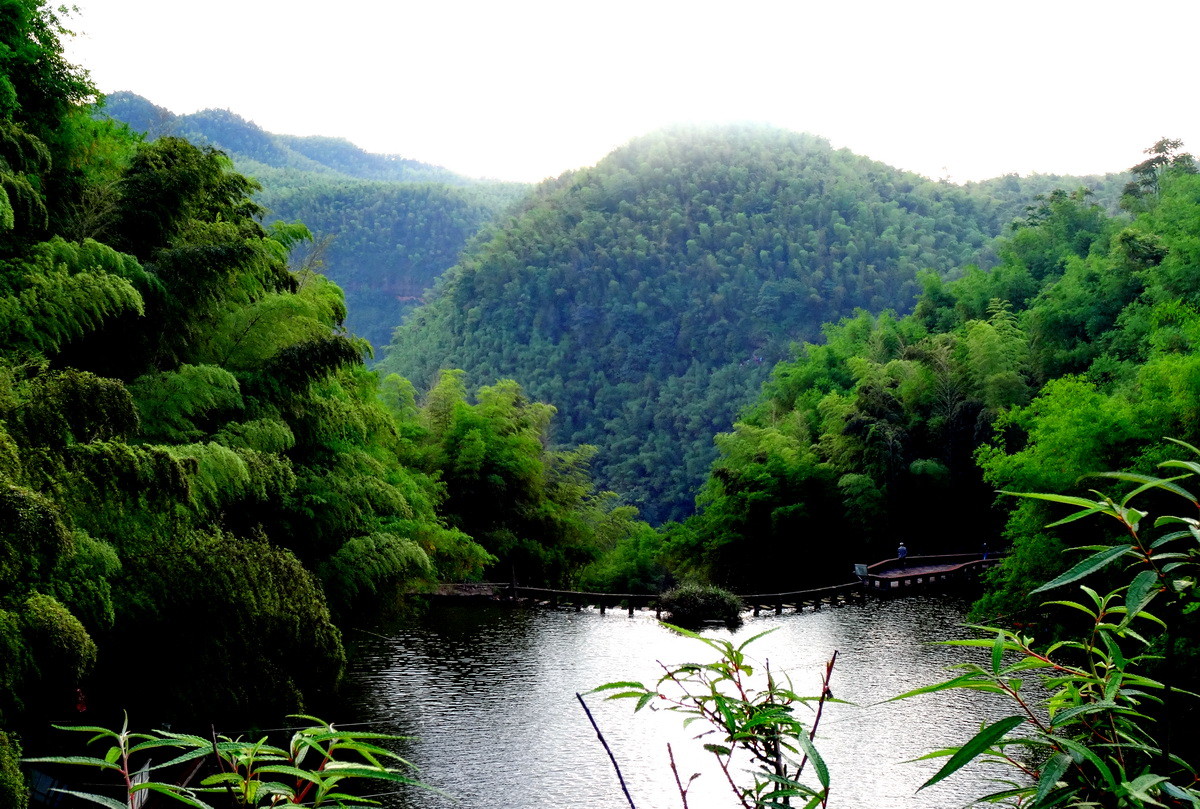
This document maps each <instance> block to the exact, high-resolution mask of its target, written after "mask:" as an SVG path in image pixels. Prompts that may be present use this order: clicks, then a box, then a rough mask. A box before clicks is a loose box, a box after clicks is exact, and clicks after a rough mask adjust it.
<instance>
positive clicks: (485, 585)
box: [438, 553, 1000, 618]
mask: <svg viewBox="0 0 1200 809" xmlns="http://www.w3.org/2000/svg"><path fill="white" fill-rule="evenodd" d="M999 563H1000V557H999V556H995V555H991V556H989V557H988V558H987V559H984V558H983V556H982V555H981V554H978V553H962V554H948V555H944V556H910V557H908V558H907V559H905V560H903V564H902V563H901V560H900V559H884V560H883V561H882V562H876V563H875V564H873V565H860V566H859V568H858V569H859V571H861V575H860V576H859V580H858V581H851V582H846V583H845V584H837V585H834V586H832V587H818V588H816V589H812V590H794V591H791V592H786V593H752V594H749V595H741V596H739V598H741V599H742V603H743V604H745V606H746V609H748V610H750V611H752V612H753V613H754V615H756V616H757V615H758V614H759V613H760V612H763V611H772V612H774V613H775V614H776V615H781V614H783V612H784V611H785V610H791V611H793V612H801V611H803V610H805V609H813V610H817V609H821V608H822V607H840V606H843V605H845V604H849V603H850V602H852V601H859V600H862V599H864V598H866V597H867V596H868V595H870V596H883V597H893V596H898V595H909V594H912V593H914V592H915V591H917V590H926V589H949V588H952V587H957V586H962V585H973V584H975V583H977V582H978V580H979V575H980V573H982V572H983V571H984V570H986V569H987V568H989V567H992V566H994V565H997V564H999ZM438 595H442V596H456V597H464V596H466V597H475V598H482V599H489V600H505V601H517V602H526V603H535V604H539V605H543V606H547V607H550V608H552V609H559V608H573V609H575V610H576V611H580V610H582V609H583V608H584V607H598V608H599V610H600V613H601V614H602V615H603V614H604V613H606V612H608V611H609V610H623V611H625V612H626V613H628V614H629V615H630V616H632V615H633V614H634V613H635V612H636V611H637V610H653V611H654V616H655V617H656V618H661V617H662V606H661V604H660V597H659V596H658V595H646V594H642V593H591V592H584V591H579V590H554V589H550V588H546V587H521V586H514V585H512V584H505V583H503V582H476V583H470V584H450V585H443V586H442V588H441V590H440V591H439V593H438Z"/></svg>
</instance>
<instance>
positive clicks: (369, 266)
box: [103, 92, 526, 346]
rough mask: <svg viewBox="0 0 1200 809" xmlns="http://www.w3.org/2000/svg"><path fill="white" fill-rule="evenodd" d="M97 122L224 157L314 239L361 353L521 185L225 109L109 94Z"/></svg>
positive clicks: (273, 214) (279, 215) (382, 338)
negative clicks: (192, 108) (277, 128)
mask: <svg viewBox="0 0 1200 809" xmlns="http://www.w3.org/2000/svg"><path fill="white" fill-rule="evenodd" d="M103 111H104V114H105V115H107V116H109V117H111V118H113V119H115V120H118V121H121V122H123V123H127V124H128V125H129V126H130V128H132V129H134V130H135V131H138V132H144V133H146V136H147V137H148V138H149V139H150V140H154V139H156V138H160V137H165V136H176V137H183V138H186V139H187V140H189V141H191V142H192V143H195V144H197V145H200V146H212V147H214V148H216V149H220V150H221V151H223V152H225V153H226V154H227V155H229V157H230V158H231V159H232V160H233V162H234V165H235V167H236V168H237V169H238V170H239V171H241V172H243V173H245V174H247V175H250V176H252V177H254V178H255V179H257V180H258V181H259V182H260V183H261V184H262V186H263V188H262V191H261V192H259V194H258V196H257V199H258V201H259V202H260V203H261V204H262V205H263V206H264V207H266V208H267V210H268V212H269V214H268V219H269V220H283V221H294V220H297V219H299V220H301V221H303V222H304V223H305V224H306V225H308V226H309V227H310V228H311V229H312V230H313V231H314V233H316V234H317V237H318V239H321V238H322V237H332V238H331V239H330V241H329V242H328V244H326V245H325V247H324V248H323V249H322V251H321V252H320V254H319V259H320V262H321V264H320V269H321V270H322V271H323V272H324V273H325V274H326V275H328V276H329V277H330V278H331V279H332V280H334V281H335V282H336V283H337V284H338V285H340V286H341V287H342V288H343V289H344V290H345V292H346V302H347V308H348V310H349V315H348V317H347V326H348V327H349V328H350V330H351V331H353V332H355V333H356V334H358V335H359V336H361V337H365V338H367V339H368V340H369V341H370V342H371V343H372V344H373V345H375V346H382V345H385V344H386V343H387V341H388V339H389V338H390V335H391V331H392V328H393V327H394V326H395V325H396V324H397V323H399V322H400V320H401V319H402V318H403V316H404V313H405V312H406V311H408V310H409V309H410V308H412V306H413V305H414V304H415V303H416V302H417V301H418V300H419V298H420V295H421V293H422V291H423V290H424V289H426V288H428V287H429V286H430V285H432V283H433V281H434V279H435V278H437V276H438V275H439V274H441V273H442V272H443V271H444V270H446V268H448V267H450V266H451V265H453V264H454V262H455V261H456V259H457V256H458V253H459V251H460V250H461V249H462V247H463V246H464V245H465V244H466V242H467V240H468V239H469V238H470V237H471V236H473V235H474V234H475V233H476V232H477V231H478V230H479V229H480V228H481V227H482V226H483V225H484V224H485V223H486V222H488V221H490V220H491V219H492V218H493V217H495V216H496V215H497V214H498V213H499V212H500V211H501V210H503V209H505V208H506V207H508V206H509V205H511V204H512V203H513V202H514V201H515V200H517V199H519V198H520V197H521V196H522V195H523V194H524V193H525V191H526V186H523V185H521V184H518V183H497V182H490V181H479V180H473V179H470V178H466V177H463V176H461V175H458V174H455V173H453V172H451V171H449V170H448V169H444V168H442V167H440V166H433V165H430V164H428V163H421V162H419V161H416V160H409V159H407V158H404V157H400V156H399V155H380V154H371V153H369V152H366V151H364V150H363V149H360V148H359V147H357V146H355V145H354V144H352V143H350V142H349V141H346V140H343V139H340V138H326V137H296V136H291V135H275V134H272V133H270V132H266V131H264V130H263V129H262V128H261V127H259V126H258V125H256V124H254V123H253V122H251V121H247V120H246V119H244V118H242V117H241V116H239V115H237V114H235V113H233V112H230V111H228V110H201V111H200V112H197V113H193V114H191V115H175V114H174V113H172V112H170V111H169V110H166V109H164V108H162V107H158V106H156V105H154V104H153V103H151V102H150V101H148V100H147V99H145V98H142V97H141V96H138V95H136V94H134V93H129V92H120V93H113V94H112V95H110V96H108V97H107V99H106V101H105V106H104V110H103Z"/></svg>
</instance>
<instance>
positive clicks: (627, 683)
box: [587, 680, 647, 694]
mask: <svg viewBox="0 0 1200 809" xmlns="http://www.w3.org/2000/svg"><path fill="white" fill-rule="evenodd" d="M617 688H636V689H638V690H639V691H645V690H647V689H646V686H644V685H642V684H641V683H638V682H634V681H632V680H622V681H620V682H615V683H605V684H604V685H598V686H596V687H595V688H593V689H592V690H591V691H588V692H587V693H588V694H598V693H600V692H601V691H613V690H615V689H617Z"/></svg>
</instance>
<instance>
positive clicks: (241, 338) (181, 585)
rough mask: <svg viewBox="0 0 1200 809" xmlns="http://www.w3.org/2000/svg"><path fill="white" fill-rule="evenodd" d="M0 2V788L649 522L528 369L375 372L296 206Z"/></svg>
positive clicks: (243, 696) (176, 721)
mask: <svg viewBox="0 0 1200 809" xmlns="http://www.w3.org/2000/svg"><path fill="white" fill-rule="evenodd" d="M4 15H5V16H4V19H5V22H6V25H5V26H4V27H0V53H3V54H4V59H3V60H2V61H0V806H5V807H10V806H11V807H24V806H26V805H27V792H26V790H25V788H24V785H23V779H22V776H21V774H20V772H19V771H18V769H17V760H18V758H19V756H20V743H18V741H17V737H16V736H15V735H13V731H17V732H19V733H20V735H21V737H22V739H23V743H24V744H25V745H27V746H36V745H37V744H39V742H40V741H41V740H42V739H43V736H44V734H45V733H46V732H48V730H49V723H50V721H53V720H55V719H60V718H63V717H68V716H71V715H74V714H75V713H76V712H78V711H79V710H82V709H83V708H85V707H86V709H87V710H88V711H89V713H88V714H87V716H86V718H87V720H88V721H92V722H99V723H104V722H112V723H114V724H115V725H117V726H119V725H120V721H121V720H120V712H121V710H122V709H127V710H128V711H129V713H130V715H133V716H136V717H137V721H138V722H139V723H144V724H146V725H161V724H164V723H171V724H173V725H175V726H176V727H177V728H183V727H186V726H192V727H202V728H205V729H206V730H205V732H209V730H211V727H212V726H211V724H210V722H213V721H218V722H219V721H222V718H224V719H229V718H230V717H236V719H235V720H232V721H236V722H237V724H236V725H234V727H247V726H252V725H254V724H258V725H259V726H262V724H263V723H264V722H267V721H271V722H275V721H278V719H279V718H280V716H281V715H282V714H284V713H287V712H294V711H296V710H297V709H301V708H303V707H304V706H305V705H311V704H312V700H313V699H314V698H315V697H316V696H318V695H321V694H326V695H328V694H330V693H332V690H333V688H334V687H335V686H336V684H337V682H338V679H339V677H340V674H341V672H342V669H343V666H344V663H345V651H344V648H343V642H342V627H343V626H344V625H345V624H346V623H347V622H348V621H349V620H350V617H351V616H352V615H358V616H371V617H372V618H377V617H379V616H383V615H387V614H388V613H389V612H390V611H394V610H395V609H396V606H397V604H398V602H399V601H400V600H401V599H402V598H403V597H404V596H405V594H406V593H411V592H414V591H416V592H419V591H421V590H422V589H427V588H428V587H429V586H430V585H432V584H433V583H436V582H438V581H442V580H447V579H449V580H461V579H464V578H467V579H469V578H472V577H479V576H480V575H482V574H483V573H485V572H494V575H504V576H505V577H508V576H516V577H519V578H520V580H521V581H523V582H534V583H543V584H548V585H562V584H565V583H566V582H568V581H569V580H570V579H571V578H572V577H574V576H575V575H576V574H577V572H578V570H579V569H580V568H581V567H582V566H583V565H584V564H586V563H587V562H589V561H590V560H592V559H593V558H595V557H596V556H597V555H598V554H599V553H600V552H601V551H602V550H604V549H606V548H608V547H611V546H612V545H614V544H616V543H618V542H620V541H622V540H626V539H628V538H629V537H634V536H644V535H645V534H646V533H647V532H648V531H649V530H650V529H649V527H648V526H646V525H645V524H644V523H641V522H639V521H638V520H637V519H636V514H635V513H634V512H633V511H632V510H631V509H629V508H626V507H622V506H619V505H618V502H617V500H616V498H615V496H614V495H612V494H609V493H604V492H600V491H598V490H596V488H595V487H594V486H593V485H592V483H591V480H590V478H589V476H588V471H587V464H588V458H589V457H590V454H591V449H590V448H586V447H582V448H577V449H570V448H565V449H563V448H560V449H555V450H550V449H548V448H547V447H548V444H549V431H550V429H551V418H552V416H553V408H551V407H549V406H548V405H544V404H539V403H537V402H534V401H531V400H530V399H528V398H527V397H526V396H525V395H524V393H523V392H522V390H521V389H520V387H519V386H518V385H516V383H514V382H511V381H507V382H504V381H502V382H499V383H497V384H494V385H489V386H485V387H482V388H479V389H478V390H476V391H471V390H469V389H468V388H467V387H466V385H465V384H463V383H462V381H461V379H460V378H459V377H458V376H457V375H455V374H446V375H444V376H443V378H442V379H441V380H440V382H439V384H438V385H437V386H436V387H435V388H434V389H433V391H432V392H430V393H429V395H428V396H425V397H418V395H417V392H416V390H415V389H414V388H413V386H412V385H411V384H409V383H408V382H407V381H406V380H403V379H401V378H399V377H396V376H391V377H388V378H386V379H383V380H382V381H381V380H380V379H379V377H378V376H377V375H376V374H375V373H373V372H370V371H368V370H367V369H366V368H365V366H364V364H363V357H364V353H365V352H366V351H367V346H366V344H365V343H364V341H362V340H361V339H359V338H356V337H354V336H353V335H351V334H349V333H347V332H346V330H345V329H344V327H343V320H344V318H345V316H346V306H345V302H344V299H343V296H342V293H341V291H340V290H339V289H338V287H337V286H336V285H335V284H334V283H333V282H332V281H330V280H329V279H328V278H326V277H324V276H322V275H320V274H316V273H313V272H311V271H309V270H306V269H304V268H301V267H297V266H295V265H292V264H289V254H290V253H291V251H292V249H293V248H294V247H295V246H296V245H297V244H299V243H303V242H304V241H306V240H307V239H308V238H309V237H310V234H309V233H308V231H307V230H306V229H305V228H304V226H303V225H299V224H289V225H284V224H279V223H276V224H274V225H264V224H263V221H262V214H263V209H262V208H261V207H260V206H259V205H258V204H257V203H256V202H255V201H254V194H255V192H256V191H257V186H256V185H255V183H254V182H253V181H252V180H249V179H247V178H246V177H244V176H243V175H240V174H238V173H237V172H236V171H234V170H233V167H232V165H231V163H230V161H229V160H228V159H227V158H226V157H225V156H223V155H222V154H221V153H219V152H217V151H215V150H213V149H211V148H208V147H199V146H196V145H193V144H191V143H189V142H188V141H186V140H183V139H180V138H178V137H174V136H164V137H160V138H158V139H156V140H154V141H150V142H147V141H144V140H142V139H140V138H138V137H136V136H134V135H133V134H132V133H131V132H130V131H129V130H128V129H127V128H124V127H119V126H116V125H114V124H113V123H112V122H111V121H107V120H96V119H95V118H93V117H92V114H91V113H92V106H91V103H90V101H91V98H92V96H93V95H94V93H95V89H94V88H93V87H92V86H91V84H90V83H89V81H88V78H87V75H86V74H85V73H84V72H83V71H82V70H80V69H78V68H76V67H74V66H71V65H69V64H67V63H66V62H64V61H63V59H62V50H61V46H60V44H59V42H58V39H57V37H58V35H59V34H60V33H61V29H60V28H59V26H58V24H57V21H56V18H55V14H54V12H53V11H52V10H51V9H50V8H48V7H46V6H45V5H44V4H43V3H42V2H40V1H39V0H17V1H16V2H12V3H8V4H6V5H5V6H4ZM418 398H422V399H423V401H422V403H421V404H418ZM481 504H486V510H485V511H483V512H481V511H480V506H481Z"/></svg>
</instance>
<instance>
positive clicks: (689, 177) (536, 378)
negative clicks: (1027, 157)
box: [383, 127, 1033, 521]
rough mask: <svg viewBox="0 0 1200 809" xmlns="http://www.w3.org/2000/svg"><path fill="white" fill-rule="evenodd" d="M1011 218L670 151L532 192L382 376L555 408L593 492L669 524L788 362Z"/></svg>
mask: <svg viewBox="0 0 1200 809" xmlns="http://www.w3.org/2000/svg"><path fill="white" fill-rule="evenodd" d="M1023 182H1024V181H1022V180H1020V179H1019V178H1015V177H1014V178H1002V184H1003V185H1004V187H1005V188H1007V189H1010V191H1011V189H1012V188H1014V187H1016V188H1018V189H1019V188H1020V187H1021V183H1023ZM1032 196H1033V194H1030V195H1029V197H1027V198H1026V202H1027V201H1028V199H1029V198H1031V197H1032ZM1019 199H1020V196H1019V193H1018V192H1015V191H1014V192H1011V193H1009V195H1008V198H1007V199H999V200H998V199H997V198H995V197H992V196H990V195H989V194H988V193H987V192H986V191H985V190H984V188H983V187H979V188H972V189H963V188H959V187H957V186H953V185H950V184H946V183H934V182H931V181H929V180H926V179H924V178H922V177H919V176H916V175H913V174H909V173H905V172H902V171H898V170H896V169H893V168H890V167H888V166H885V165H883V164H881V163H878V162H875V161H872V160H869V159H867V158H864V157H860V156H857V155H854V154H851V153H850V152H848V151H846V150H835V149H832V148H831V147H830V146H829V144H828V143H827V142H826V141H824V140H821V139H819V138H815V137H811V136H807V135H800V134H795V133H790V132H784V131H779V130H773V129H769V128H760V127H731V128H722V129H676V130H670V131H666V132H663V133H659V134H656V135H652V136H649V137H646V138H642V139H639V140H636V141H634V142H633V143H631V144H630V145H628V146H627V147H625V148H623V149H620V150H618V151H617V152H614V153H613V154H612V155H610V156H609V157H607V158H606V159H605V160H603V161H602V162H601V163H600V164H598V165H597V166H596V167H595V168H592V169H585V170H581V171H578V172H574V173H571V174H567V175H565V176H563V177H561V178H559V179H557V180H554V181H550V182H547V183H545V184H543V185H542V186H541V187H539V188H538V190H537V191H536V193H535V194H534V195H533V197H532V198H531V199H530V200H529V201H528V202H527V203H526V204H525V205H524V206H523V207H522V209H521V210H520V211H519V212H518V213H516V214H515V215H513V216H512V217H510V218H508V219H507V220H506V221H504V222H503V223H499V224H497V226H496V227H495V228H494V231H493V233H492V235H491V236H490V237H489V238H487V239H485V240H482V241H480V242H479V243H477V244H475V245H474V246H473V248H472V249H470V250H469V251H468V253H467V254H466V255H465V256H464V258H463V261H462V262H461V263H460V264H459V265H458V266H457V267H455V268H454V269H453V270H451V271H450V272H449V273H448V274H447V275H446V276H444V277H443V278H442V280H441V281H440V282H439V286H438V287H437V289H436V291H435V293H434V295H433V298H432V300H430V301H429V303H428V304H427V305H426V306H425V307H423V308H422V309H420V310H418V311H417V312H416V313H415V314H414V315H413V316H412V318H411V319H410V320H409V321H408V322H407V323H406V324H405V325H404V326H403V327H402V328H401V329H400V330H398V332H397V336H396V340H395V342H394V343H393V344H392V345H391V347H390V348H389V353H388V357H387V359H386V360H385V362H384V363H383V364H384V367H386V368H388V369H390V370H394V371H399V372H401V373H403V374H405V375H410V376H411V377H412V378H413V379H414V380H417V381H419V382H421V383H424V382H427V381H428V380H430V379H432V377H433V374H434V373H435V372H436V371H437V369H439V368H444V367H455V368H463V369H465V370H466V371H467V374H468V377H469V378H471V379H473V380H478V381H486V380H489V379H492V378H496V377H513V378H515V379H518V380H520V381H521V382H522V384H524V385H526V386H527V387H528V388H529V390H530V392H531V394H533V395H534V396H535V397H537V398H540V399H544V400H546V401H549V402H552V403H554V404H555V405H556V406H558V407H559V409H560V415H561V421H560V427H559V432H558V433H557V436H558V438H559V439H561V440H563V441H566V442H569V443H587V444H595V445H596V446H598V447H599V454H598V456H597V460H596V468H597V470H598V474H599V475H600V476H601V478H602V479H603V480H604V481H605V483H606V485H607V486H609V487H612V488H614V489H615V490H617V491H620V492H622V493H624V494H626V495H628V496H629V497H630V498H631V500H632V501H633V502H634V503H636V504H637V506H638V507H639V508H641V509H642V510H643V512H644V513H645V514H646V515H648V516H649V517H650V518H651V519H652V520H658V521H663V520H668V519H680V518H682V517H684V516H686V515H687V514H688V513H690V512H691V508H692V506H691V504H692V499H693V496H694V492H695V489H696V486H697V485H698V484H699V482H700V481H701V480H702V478H703V475H704V472H705V470H706V469H707V467H708V464H709V463H710V462H711V461H712V459H713V457H714V454H713V448H712V438H711V436H712V434H713V433H714V432H715V431H719V430H722V429H725V427H726V426H727V425H728V424H730V423H731V421H732V419H733V416H734V414H735V413H736V412H737V409H738V408H739V407H740V406H742V405H743V404H744V403H745V402H747V401H748V400H749V399H750V398H751V397H752V396H753V392H754V391H755V390H757V388H758V386H759V385H760V384H761V382H762V381H763V380H764V378H765V377H766V374H767V372H768V370H769V369H770V368H771V366H772V365H773V364H774V363H775V362H777V361H778V360H780V359H782V358H784V357H785V356H786V355H787V350H788V345H789V344H790V343H792V342H793V341H797V340H815V339H817V338H818V337H819V335H820V331H819V330H820V324H822V323H824V322H827V321H832V320H836V319H838V318H840V317H842V316H844V315H846V314H849V313H850V312H852V311H853V310H854V309H856V308H859V307H861V308H864V309H867V310H869V311H876V312H877V311H880V310H883V309H885V308H894V309H898V310H904V309H907V307H909V306H910V305H911V302H912V300H913V298H914V296H915V295H916V293H917V292H918V290H919V284H918V280H917V276H918V272H919V271H921V270H923V269H932V270H933V271H934V272H935V273H936V274H942V275H944V274H949V273H952V272H955V271H957V268H960V267H962V266H964V265H967V264H970V263H973V262H977V263H980V264H983V265H990V264H992V263H994V262H995V260H996V259H995V254H994V251H993V250H992V247H991V243H992V240H993V238H994V237H995V236H996V235H997V234H999V233H1000V232H1001V230H1002V228H1003V225H1004V224H1005V223H1006V222H1007V221H1008V219H1009V218H1011V214H1012V213H1013V212H1014V211H1015V210H1018V209H1020V208H1023V205H1021V204H1020V203H1019V202H1018V200H1019Z"/></svg>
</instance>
